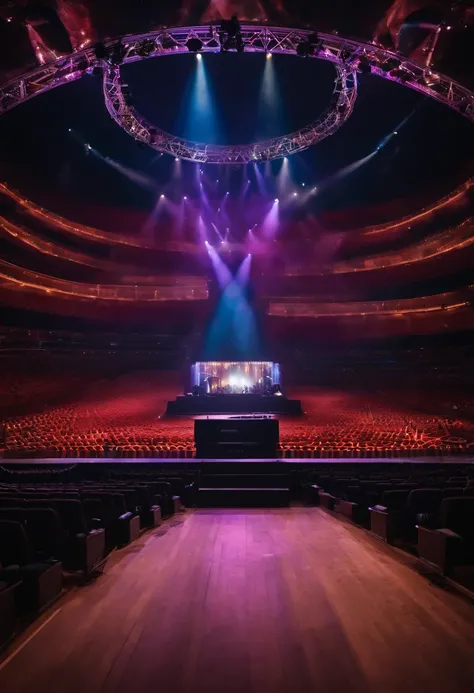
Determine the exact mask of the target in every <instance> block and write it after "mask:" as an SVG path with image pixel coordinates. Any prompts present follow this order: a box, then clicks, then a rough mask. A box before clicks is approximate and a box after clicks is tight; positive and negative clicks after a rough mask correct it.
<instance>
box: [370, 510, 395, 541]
mask: <svg viewBox="0 0 474 693" xmlns="http://www.w3.org/2000/svg"><path fill="white" fill-rule="evenodd" d="M369 512H370V531H371V532H372V534H375V536H377V537H379V538H380V539H383V540H384V541H387V542H389V541H391V540H392V533H391V528H392V524H391V520H390V515H389V514H388V512H387V508H386V507H385V506H383V505H376V506H374V507H373V508H369Z"/></svg>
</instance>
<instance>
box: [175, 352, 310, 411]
mask: <svg viewBox="0 0 474 693" xmlns="http://www.w3.org/2000/svg"><path fill="white" fill-rule="evenodd" d="M189 385H190V386H191V392H189V391H188V392H186V394H184V395H179V396H178V397H177V398H176V399H175V400H174V402H168V406H167V408H166V415H168V416H199V415H203V414H204V415H205V414H283V415H285V414H286V415H289V416H301V415H302V414H303V410H302V408H301V402H300V400H294V399H287V398H286V397H285V396H284V395H283V393H282V389H281V388H282V384H281V369H280V364H279V363H274V362H273V361H196V362H195V363H193V364H192V366H191V372H190V382H189Z"/></svg>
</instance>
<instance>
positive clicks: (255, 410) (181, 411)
mask: <svg viewBox="0 0 474 693" xmlns="http://www.w3.org/2000/svg"><path fill="white" fill-rule="evenodd" d="M199 414H283V415H288V416H301V415H302V414H303V410H302V408H301V401H300V400H299V399H287V398H286V397H283V396H280V397H279V396H277V395H268V396H265V395H254V394H248V395H227V394H223V395H217V394H216V395H179V396H178V397H177V398H176V399H175V400H174V401H173V402H168V406H167V407H166V415H167V416H194V415H199Z"/></svg>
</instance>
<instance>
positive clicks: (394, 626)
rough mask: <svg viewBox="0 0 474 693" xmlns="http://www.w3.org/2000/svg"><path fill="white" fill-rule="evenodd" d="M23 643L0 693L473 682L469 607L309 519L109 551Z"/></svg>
mask: <svg viewBox="0 0 474 693" xmlns="http://www.w3.org/2000/svg"><path fill="white" fill-rule="evenodd" d="M30 634H31V635H32V637H31V639H30V640H27V639H25V638H23V647H22V645H21V643H22V641H21V640H20V641H19V645H18V646H17V647H18V651H17V652H16V653H15V650H13V656H7V659H6V660H4V663H3V664H1V663H0V690H2V691H5V692H7V691H8V693H31V691H33V690H34V691H35V693H43V692H44V693H46V691H48V693H50V692H51V691H54V692H55V693H63V692H64V693H66V692H67V693H79V692H81V693H82V692H84V693H149V692H150V691H154V690H156V691H162V692H163V693H178V692H179V693H253V692H255V693H257V692H258V693H287V692H288V693H289V692H290V691H291V692H295V693H314V691H318V690H319V691H324V693H327V692H329V693H332V691H334V693H336V692H337V693H340V692H341V691H344V690H348V691H349V690H350V691H351V693H352V692H355V693H359V692H360V693H366V692H367V691H373V692H374V693H375V692H376V691H377V692H379V691H381V690H382V691H383V692H384V693H392V692H393V693H400V691H403V693H409V692H410V691H413V692H415V691H416V692H417V693H419V691H430V693H438V692H439V693H441V692H442V691H443V692H445V691H447V690H449V691H450V693H457V692H463V693H464V691H465V692H466V693H467V692H468V691H471V690H472V687H473V684H474V658H473V656H472V653H473V652H474V606H472V605H471V604H469V603H467V602H466V601H464V600H463V599H461V598H460V597H458V596H457V595H455V594H451V593H449V592H446V591H443V590H441V589H440V588H438V587H435V586H433V585H431V584H430V583H429V582H428V581H427V580H426V579H425V578H423V577H422V576H420V575H418V574H417V573H416V572H415V571H414V570H412V569H411V568H410V567H409V566H408V565H406V564H405V563H404V561H402V560H401V559H399V558H398V556H396V555H395V554H394V553H393V552H392V550H391V549H390V548H389V547H386V546H384V545H383V544H380V543H379V542H377V541H376V540H374V539H372V538H371V537H368V536H366V535H365V534H364V533H363V532H362V531H361V530H360V529H357V528H355V527H352V526H350V525H346V524H344V523H343V522H341V521H340V520H338V519H337V518H334V517H331V516H329V515H326V514H325V513H324V512H323V511H321V510H319V509H316V508H285V509H278V510H266V509H265V510H242V511H238V510H195V511H188V512H187V513H186V514H183V515H182V516H175V517H174V518H173V519H172V520H170V521H168V522H165V523H163V525H162V526H161V527H159V528H157V529H156V530H155V531H154V532H153V533H150V534H147V535H144V537H142V538H141V539H140V540H139V541H137V542H135V543H134V544H132V545H131V546H129V547H128V548H126V549H123V550H122V551H119V552H116V553H115V554H113V556H112V557H111V560H110V561H109V564H108V566H107V567H106V571H105V574H104V575H103V576H102V577H101V578H99V579H98V580H97V581H96V582H95V583H93V584H91V585H89V586H87V587H82V588H78V589H77V590H75V591H74V592H73V593H72V594H71V595H70V596H67V597H66V598H65V599H64V600H63V601H62V602H59V603H58V604H56V605H55V606H54V607H53V608H52V609H51V610H50V611H49V612H48V613H47V614H46V615H45V617H44V618H43V621H42V622H41V621H39V622H37V623H36V624H35V625H34V626H33V627H32V629H31V632H30ZM27 635H28V634H27ZM21 648H22V649H21ZM8 654H10V653H8Z"/></svg>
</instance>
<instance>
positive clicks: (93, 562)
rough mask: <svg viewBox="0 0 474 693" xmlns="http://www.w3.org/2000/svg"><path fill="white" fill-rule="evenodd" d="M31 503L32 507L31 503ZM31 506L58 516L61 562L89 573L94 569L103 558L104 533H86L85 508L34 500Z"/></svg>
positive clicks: (78, 504)
mask: <svg viewBox="0 0 474 693" xmlns="http://www.w3.org/2000/svg"><path fill="white" fill-rule="evenodd" d="M33 503H34V504H33ZM31 507H41V508H46V507H49V508H53V509H54V510H55V511H56V512H57V514H58V515H59V519H60V522H61V530H62V532H63V533H64V535H63V536H64V544H63V547H62V556H61V557H62V561H63V563H64V566H65V567H66V568H69V569H70V570H81V571H83V572H84V573H85V574H89V573H91V572H93V571H94V570H96V569H97V568H98V567H99V566H100V564H101V563H102V562H103V560H104V557H105V531H104V530H103V529H94V530H90V531H89V530H88V527H87V522H86V518H85V513H84V508H83V507H82V503H81V502H80V501H78V500H57V499H53V500H43V501H34V502H32V503H31Z"/></svg>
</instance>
